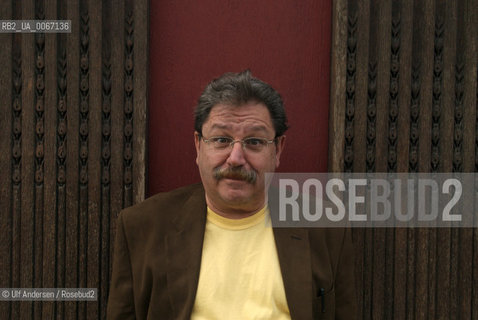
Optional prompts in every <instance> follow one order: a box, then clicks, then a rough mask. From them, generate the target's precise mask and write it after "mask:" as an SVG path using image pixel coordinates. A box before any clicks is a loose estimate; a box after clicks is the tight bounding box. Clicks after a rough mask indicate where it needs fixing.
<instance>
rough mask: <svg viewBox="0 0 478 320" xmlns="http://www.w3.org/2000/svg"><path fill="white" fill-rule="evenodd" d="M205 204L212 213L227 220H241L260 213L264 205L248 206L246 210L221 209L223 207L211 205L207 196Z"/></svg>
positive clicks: (240, 208) (241, 208) (239, 208)
mask: <svg viewBox="0 0 478 320" xmlns="http://www.w3.org/2000/svg"><path fill="white" fill-rule="evenodd" d="M206 204H207V206H208V207H209V209H211V210H212V211H214V212H215V213H216V214H218V215H220V216H222V217H224V218H227V219H243V218H247V217H250V216H252V215H254V214H256V213H257V212H259V211H261V209H262V208H264V206H265V204H264V203H262V204H261V205H256V206H250V207H247V208H244V207H237V208H235V207H227V208H226V207H223V206H217V205H215V204H214V203H212V202H211V201H210V200H209V199H208V197H207V195H206Z"/></svg>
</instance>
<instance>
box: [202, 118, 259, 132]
mask: <svg viewBox="0 0 478 320" xmlns="http://www.w3.org/2000/svg"><path fill="white" fill-rule="evenodd" d="M210 126H211V130H214V129H218V130H232V129H234V127H235V126H236V125H235V124H233V123H225V122H220V121H219V122H216V121H214V120H212V121H211V124H210ZM243 127H244V129H246V130H248V131H264V132H267V131H268V128H267V127H266V126H265V125H263V124H254V123H250V124H248V123H244V126H243Z"/></svg>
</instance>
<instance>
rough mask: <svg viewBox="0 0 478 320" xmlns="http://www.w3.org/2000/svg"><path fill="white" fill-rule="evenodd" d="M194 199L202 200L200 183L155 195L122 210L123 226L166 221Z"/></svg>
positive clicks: (202, 192) (202, 189)
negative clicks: (199, 198)
mask: <svg viewBox="0 0 478 320" xmlns="http://www.w3.org/2000/svg"><path fill="white" fill-rule="evenodd" d="M196 197H202V198H204V188H203V186H202V184H201V183H197V184H192V185H188V186H185V187H180V188H178V189H175V190H172V191H169V192H161V193H158V194H155V195H153V196H151V197H149V198H147V199H146V200H144V201H142V202H140V203H138V204H135V205H133V206H131V207H128V208H125V209H123V210H122V211H121V213H120V214H121V216H122V219H123V221H124V224H125V225H136V224H140V225H142V226H145V225H147V224H148V223H154V222H159V221H164V220H167V219H168V218H169V217H171V215H173V214H180V212H181V209H182V207H183V206H184V205H185V203H187V202H188V200H189V199H191V198H196Z"/></svg>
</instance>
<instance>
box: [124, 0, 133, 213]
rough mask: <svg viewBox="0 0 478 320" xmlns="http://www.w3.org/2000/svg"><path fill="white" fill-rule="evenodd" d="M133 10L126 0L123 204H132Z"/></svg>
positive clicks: (126, 205)
mask: <svg viewBox="0 0 478 320" xmlns="http://www.w3.org/2000/svg"><path fill="white" fill-rule="evenodd" d="M133 23H134V19H133V12H132V11H131V4H130V3H129V1H126V23H125V63H124V71H125V79H124V81H125V84H124V177H123V178H124V205H125V207H128V206H130V205H131V204H132V201H133V195H132V183H133V179H132V174H133V168H132V160H133V143H132V142H133V103H134V101H133V91H134V87H133V76H134V74H133V69H134V63H133V62H134V59H133V58H134V56H133V43H134V38H133V30H134V29H133Z"/></svg>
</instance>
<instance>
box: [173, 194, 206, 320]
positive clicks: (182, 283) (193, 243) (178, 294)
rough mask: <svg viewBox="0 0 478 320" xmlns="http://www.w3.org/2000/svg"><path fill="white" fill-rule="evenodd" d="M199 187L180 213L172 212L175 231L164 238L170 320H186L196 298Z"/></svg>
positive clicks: (202, 207)
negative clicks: (170, 309) (170, 310)
mask: <svg viewBox="0 0 478 320" xmlns="http://www.w3.org/2000/svg"><path fill="white" fill-rule="evenodd" d="M206 213H207V208H206V202H205V197H204V190H203V188H200V189H199V188H198V190H196V192H194V193H193V195H191V197H190V198H189V199H187V200H186V202H185V203H184V206H183V207H182V209H181V212H175V213H174V218H173V221H172V222H173V225H174V226H175V228H174V229H173V230H171V233H169V234H168V235H167V236H166V256H167V275H166V277H167V286H168V293H169V297H170V300H171V304H172V308H173V310H174V314H175V316H174V319H189V318H190V316H191V312H192V308H193V306H194V301H195V297H196V290H197V285H198V280H199V269H200V267H201V255H202V245H203V240H204V229H205V225H206Z"/></svg>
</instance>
